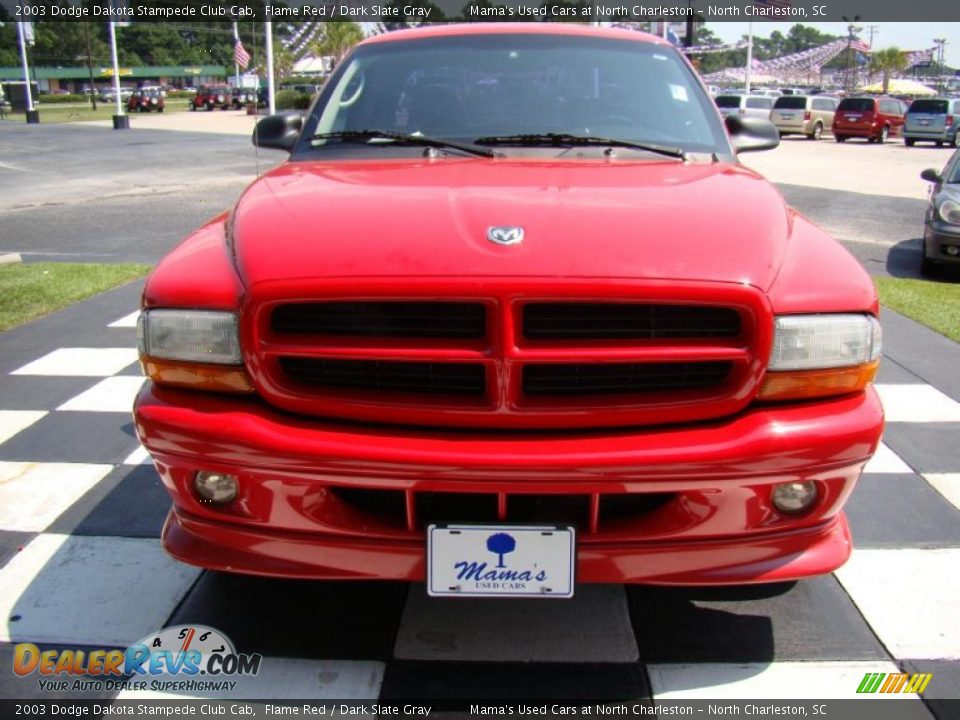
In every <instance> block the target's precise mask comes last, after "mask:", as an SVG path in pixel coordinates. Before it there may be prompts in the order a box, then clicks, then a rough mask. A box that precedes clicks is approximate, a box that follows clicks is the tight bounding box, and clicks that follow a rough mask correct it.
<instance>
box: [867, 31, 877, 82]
mask: <svg viewBox="0 0 960 720" xmlns="http://www.w3.org/2000/svg"><path fill="white" fill-rule="evenodd" d="M867 32H868V33H870V49H871V50H873V36H874V35H879V34H880V26H879V25H867ZM867 85H873V65H872V64H870V65H867Z"/></svg>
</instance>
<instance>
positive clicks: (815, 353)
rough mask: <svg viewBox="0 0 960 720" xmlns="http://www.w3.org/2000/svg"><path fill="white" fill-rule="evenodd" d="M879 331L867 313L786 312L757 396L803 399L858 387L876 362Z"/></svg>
mask: <svg viewBox="0 0 960 720" xmlns="http://www.w3.org/2000/svg"><path fill="white" fill-rule="evenodd" d="M881 347H882V334H881V331H880V323H879V322H877V319H876V318H875V317H873V316H871V315H852V314H851V315H840V314H837V315H784V316H782V317H778V318H777V319H776V321H775V328H774V338H773V351H772V352H771V354H770V362H769V364H768V365H767V374H766V377H764V380H763V385H762V386H761V388H760V392H759V393H758V395H757V399H759V400H807V399H812V398H819V397H829V396H831V395H842V394H845V393H853V392H859V391H860V390H863V389H864V388H865V387H866V386H867V385H869V384H870V383H871V382H872V381H873V379H874V377H876V374H877V368H878V367H879V365H880V360H879V358H880V350H881Z"/></svg>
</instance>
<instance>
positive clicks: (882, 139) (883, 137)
mask: <svg viewBox="0 0 960 720" xmlns="http://www.w3.org/2000/svg"><path fill="white" fill-rule="evenodd" d="M889 137H890V128H888V127H887V126H886V125H884V126H883V130H881V131H880V144H881V145H883V144H884V143H885V142H886V141H887V138H889Z"/></svg>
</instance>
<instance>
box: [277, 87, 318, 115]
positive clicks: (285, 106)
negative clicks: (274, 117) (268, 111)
mask: <svg viewBox="0 0 960 720" xmlns="http://www.w3.org/2000/svg"><path fill="white" fill-rule="evenodd" d="M311 99H312V98H311V97H310V96H309V95H307V94H306V93H299V92H297V91H296V90H281V91H280V92H278V93H277V95H276V104H277V110H306V109H307V108H308V107H310V100H311Z"/></svg>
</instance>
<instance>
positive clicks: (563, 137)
mask: <svg viewBox="0 0 960 720" xmlns="http://www.w3.org/2000/svg"><path fill="white" fill-rule="evenodd" d="M474 142H475V143H476V144H477V145H521V146H527V147H543V146H549V147H564V146H577V145H598V146H604V147H624V148H633V149H634V150H645V151H647V152H652V153H657V154H658V155H666V156H667V157H673V158H679V159H680V160H686V159H687V152H686V150H681V149H680V148H673V147H665V146H663V145H647V144H645V143H638V142H632V141H630V140H618V139H616V138H605V137H597V136H595V135H573V134H571V133H538V134H526V135H492V136H490V137H481V138H477V139H476V140H474Z"/></svg>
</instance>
